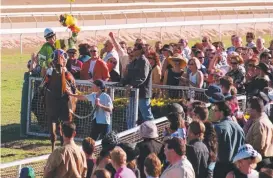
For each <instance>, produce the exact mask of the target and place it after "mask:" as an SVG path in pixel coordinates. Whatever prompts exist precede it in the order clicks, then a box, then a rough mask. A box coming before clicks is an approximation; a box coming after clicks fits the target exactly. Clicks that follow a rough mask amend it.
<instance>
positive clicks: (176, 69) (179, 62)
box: [163, 54, 187, 98]
mask: <svg viewBox="0 0 273 178" xmlns="http://www.w3.org/2000/svg"><path fill="white" fill-rule="evenodd" d="M168 62H169V64H171V65H172V68H170V69H168V70H166V71H165V73H164V80H163V85H172V86H178V85H179V84H180V80H181V77H182V75H183V74H184V73H185V72H184V69H185V67H186V65H187V63H186V60H185V59H184V58H183V57H182V55H180V54H174V55H173V56H172V57H170V58H169V59H168ZM178 92H179V91H177V90H173V91H170V92H169V96H170V97H172V98H173V97H177V96H178Z"/></svg>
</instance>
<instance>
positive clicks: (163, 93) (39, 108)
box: [26, 78, 246, 140]
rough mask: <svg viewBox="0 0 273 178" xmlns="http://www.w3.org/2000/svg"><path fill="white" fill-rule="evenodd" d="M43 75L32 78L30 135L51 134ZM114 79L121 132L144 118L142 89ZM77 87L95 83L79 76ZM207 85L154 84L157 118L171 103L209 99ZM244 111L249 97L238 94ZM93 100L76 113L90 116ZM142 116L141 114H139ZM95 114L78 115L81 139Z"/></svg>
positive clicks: (116, 124)
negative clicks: (128, 87)
mask: <svg viewBox="0 0 273 178" xmlns="http://www.w3.org/2000/svg"><path fill="white" fill-rule="evenodd" d="M40 82H41V79H40V78H30V79H29V95H28V96H29V98H28V112H27V113H28V116H27V125H26V127H27V128H26V130H27V135H36V136H47V137H48V136H49V129H48V125H49V124H48V122H47V118H46V114H45V105H44V101H43V97H41V96H40V93H39V92H38V90H39V85H40ZM112 84H113V83H107V85H106V86H107V90H106V92H107V93H108V94H109V95H110V96H111V98H112V100H113V105H114V109H113V112H112V118H111V129H112V130H113V131H115V132H117V133H120V132H122V131H125V130H127V129H130V128H133V127H135V125H136V121H137V120H138V119H141V114H138V89H132V90H131V91H130V92H129V93H128V92H127V91H126V90H125V88H124V87H116V86H113V85H112ZM76 85H77V89H78V90H79V91H80V92H81V93H82V94H90V93H91V92H92V87H91V85H92V83H91V82H89V81H83V80H77V81H76ZM204 91H205V89H198V88H193V87H185V86H167V85H153V97H152V99H151V108H152V112H153V114H154V117H155V118H160V117H164V116H166V115H167V114H168V113H167V110H168V109H167V106H168V104H170V103H180V104H182V105H187V103H188V102H189V101H190V100H200V101H203V102H205V103H208V99H207V97H206V96H205V94H204ZM237 99H238V101H239V105H240V108H241V111H245V108H246V97H245V96H238V97H237ZM92 109H93V107H92V104H91V102H88V101H78V102H77V105H76V111H75V114H77V115H79V116H86V115H88V114H89V113H90V112H91V111H92ZM139 117H140V118H139ZM92 119H93V118H91V117H88V118H84V119H79V118H77V117H74V122H75V123H76V125H77V139H78V140H82V138H85V137H87V136H90V131H91V129H92V128H91V126H92V124H91V122H92Z"/></svg>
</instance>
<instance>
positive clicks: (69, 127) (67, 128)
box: [62, 122, 76, 138]
mask: <svg viewBox="0 0 273 178" xmlns="http://www.w3.org/2000/svg"><path fill="white" fill-rule="evenodd" d="M62 131H63V134H64V136H65V137H67V138H71V137H72V136H73V133H74V132H75V131H76V125H75V124H74V123H73V122H64V123H63V124H62Z"/></svg>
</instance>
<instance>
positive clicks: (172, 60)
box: [168, 53, 187, 69]
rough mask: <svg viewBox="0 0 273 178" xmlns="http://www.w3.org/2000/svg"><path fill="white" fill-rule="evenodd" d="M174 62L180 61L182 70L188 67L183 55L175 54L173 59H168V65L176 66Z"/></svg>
mask: <svg viewBox="0 0 273 178" xmlns="http://www.w3.org/2000/svg"><path fill="white" fill-rule="evenodd" d="M174 60H179V61H180V68H181V69H183V68H185V67H186V66H187V62H186V60H185V59H184V58H183V56H182V55H181V54H177V53H176V54H174V55H173V56H172V57H169V58H168V63H169V64H171V65H172V66H174Z"/></svg>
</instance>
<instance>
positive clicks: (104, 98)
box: [85, 92, 113, 125]
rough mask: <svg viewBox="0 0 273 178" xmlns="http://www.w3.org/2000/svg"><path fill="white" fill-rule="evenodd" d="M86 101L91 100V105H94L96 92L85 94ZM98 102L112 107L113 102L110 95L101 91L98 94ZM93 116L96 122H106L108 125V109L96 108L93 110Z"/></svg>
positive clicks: (109, 114)
mask: <svg viewBox="0 0 273 178" xmlns="http://www.w3.org/2000/svg"><path fill="white" fill-rule="evenodd" d="M85 97H86V98H87V99H88V101H91V103H92V106H93V107H95V106H96V104H95V101H96V98H97V93H91V94H89V95H85ZM99 99H100V103H101V104H102V105H104V106H107V107H111V108H113V103H112V99H111V97H110V96H109V95H108V94H107V93H104V92H103V93H101V94H100V96H99ZM94 118H96V122H97V124H108V125H110V118H111V113H110V112H108V111H104V110H103V109H102V108H98V107H97V109H96V111H95V114H94Z"/></svg>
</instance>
